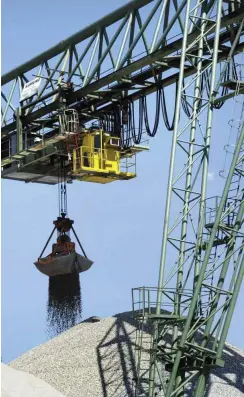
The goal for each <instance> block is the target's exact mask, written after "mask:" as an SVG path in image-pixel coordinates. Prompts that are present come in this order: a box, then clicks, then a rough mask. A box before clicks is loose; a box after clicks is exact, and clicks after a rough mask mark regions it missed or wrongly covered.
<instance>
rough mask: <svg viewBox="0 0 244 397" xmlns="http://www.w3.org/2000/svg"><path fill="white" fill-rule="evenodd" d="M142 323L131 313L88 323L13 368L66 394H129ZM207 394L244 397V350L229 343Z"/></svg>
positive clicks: (78, 396) (118, 396)
mask: <svg viewBox="0 0 244 397" xmlns="http://www.w3.org/2000/svg"><path fill="white" fill-rule="evenodd" d="M135 331H136V324H135V322H134V320H133V318H132V316H131V313H122V314H118V315H115V316H114V317H109V318H106V319H99V318H93V319H88V320H86V321H83V322H82V323H80V324H78V325H76V326H75V327H73V328H71V329H70V330H68V331H66V332H64V333H62V334H61V335H59V336H58V337H56V338H54V339H52V340H50V341H49V342H47V343H45V344H43V345H40V346H38V347H36V348H35V349H33V350H31V351H29V352H28V353H26V354H24V355H23V356H21V357H19V358H18V359H16V360H15V361H12V362H11V363H10V366H11V367H12V368H15V369H21V370H22V371H26V372H29V373H31V374H33V375H36V376H37V377H39V378H41V379H43V380H44V381H46V382H47V383H49V384H50V385H52V386H53V387H54V388H55V389H57V390H59V391H60V392H61V393H63V394H64V395H65V396H66V397H100V396H101V397H129V396H132V395H133V378H134V377H135V376H136V363H135V358H134V344H135V333H136V332H135ZM224 359H225V361H226V364H225V368H223V369H218V370H215V372H214V374H213V375H212V376H211V380H210V383H209V385H208V390H207V396H211V397H220V396H221V397H243V396H244V352H243V351H241V350H238V349H236V348H234V347H233V346H231V345H227V346H226V349H225V357H224Z"/></svg>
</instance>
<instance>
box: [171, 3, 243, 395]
mask: <svg viewBox="0 0 244 397" xmlns="http://www.w3.org/2000/svg"><path fill="white" fill-rule="evenodd" d="M220 2H221V1H220ZM220 11H221V7H220ZM216 37H217V36H216ZM243 140H244V128H243V129H242V132H241V135H240V138H239V141H238V143H237V146H236V149H235V153H234V156H233V160H232V163H231V167H230V170H229V174H228V177H227V179H226V183H225V187H224V191H223V195H222V197H221V201H220V204H219V207H218V211H217V214H216V219H215V222H214V225H213V228H212V232H211V235H210V239H209V243H208V246H207V249H206V253H205V257H204V260H203V263H202V266H201V270H200V272H199V276H198V281H197V284H196V287H195V291H194V295H193V297H192V301H191V305H190V309H189V313H188V316H187V319H186V323H185V326H184V329H183V332H182V337H181V340H180V344H179V350H178V352H177V354H176V357H175V361H174V366H173V370H172V374H171V377H170V381H169V384H168V388H167V392H166V395H165V397H170V396H171V393H172V391H173V387H174V380H175V376H176V374H177V371H178V368H179V364H180V360H181V357H182V355H183V349H184V346H185V342H186V340H187V334H188V332H189V329H190V326H191V322H192V318H193V316H194V312H195V307H196V304H197V300H198V296H199V294H200V291H201V288H202V283H203V280H204V275H205V271H206V268H207V265H208V261H209V257H210V254H211V250H212V247H213V243H214V240H215V236H216V232H217V230H218V227H219V223H220V219H221V216H222V213H223V209H224V205H225V202H226V198H227V196H228V191H229V188H230V184H231V180H232V178H233V174H234V171H235V167H236V163H237V160H238V156H239V153H240V150H241V146H242V144H243ZM203 378H204V379H203ZM205 381H206V377H205V374H201V376H200V377H199V383H200V385H201V387H200V386H199V391H198V394H197V395H196V396H197V397H202V396H203V393H204V387H205Z"/></svg>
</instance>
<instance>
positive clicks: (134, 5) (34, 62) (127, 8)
mask: <svg viewBox="0 0 244 397" xmlns="http://www.w3.org/2000/svg"><path fill="white" fill-rule="evenodd" d="M153 1H154V0H134V1H130V2H129V3H127V4H125V5H124V6H122V7H120V8H118V9H117V10H116V11H113V12H111V13H110V14H108V15H106V16H105V17H104V18H101V19H99V20H98V21H96V22H94V23H93V24H91V25H89V26H88V27H86V28H85V29H82V30H80V31H79V32H77V33H76V34H74V35H72V36H70V37H68V38H67V39H65V40H63V41H61V42H60V43H59V44H57V45H55V46H54V47H51V48H49V49H48V50H47V51H44V52H42V53H41V54H39V55H37V56H36V57H35V58H32V59H31V60H29V61H28V62H25V63H24V64H22V65H20V66H19V67H17V68H15V69H13V70H11V71H10V72H8V73H6V74H4V75H3V76H2V85H4V84H6V83H8V82H9V81H11V80H13V79H14V78H15V77H17V76H19V75H22V74H24V73H26V72H27V71H28V70H31V69H33V68H35V67H36V66H38V65H40V63H42V62H45V61H47V60H48V59H50V58H53V57H55V56H56V55H58V54H60V53H61V52H63V51H65V50H66V49H67V47H69V46H70V45H75V44H78V43H80V42H81V41H83V40H86V39H87V38H89V37H90V36H92V35H94V34H95V33H96V32H97V31H98V29H102V28H104V27H107V26H109V25H112V24H113V23H115V22H117V21H119V20H120V19H121V18H123V17H124V16H125V15H126V14H127V13H128V12H132V11H133V10H137V9H140V8H141V7H143V6H145V5H147V4H149V3H151V2H153Z"/></svg>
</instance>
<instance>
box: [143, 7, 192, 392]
mask: <svg viewBox="0 0 244 397" xmlns="http://www.w3.org/2000/svg"><path fill="white" fill-rule="evenodd" d="M190 5H191V0H187V2H186V13H185V28H184V34H183V42H182V53H181V62H180V73H179V81H178V92H177V99H176V112H175V128H174V132H173V138H172V147H171V161H170V168H169V179H168V188H167V199H166V208H165V216H164V232H163V241H162V248H161V260H160V268H159V279H158V291H157V303H156V314H160V311H161V302H162V286H163V280H164V268H165V261H166V247H167V239H168V229H169V215H170V208H171V196H172V187H173V177H174V165H175V154H176V144H177V136H178V126H179V120H180V108H181V94H182V93H181V89H182V85H183V77H184V67H185V57H186V47H187V37H188V24H189V15H190ZM157 339H158V323H155V324H154V335H153V349H154V353H153V355H152V360H151V362H150V371H149V397H153V395H154V386H155V370H156V345H157Z"/></svg>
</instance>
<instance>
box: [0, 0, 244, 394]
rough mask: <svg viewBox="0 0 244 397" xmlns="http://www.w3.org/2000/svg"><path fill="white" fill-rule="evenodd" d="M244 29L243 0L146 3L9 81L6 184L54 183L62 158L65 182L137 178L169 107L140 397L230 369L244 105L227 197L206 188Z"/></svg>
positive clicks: (139, 309)
mask: <svg viewBox="0 0 244 397" xmlns="http://www.w3.org/2000/svg"><path fill="white" fill-rule="evenodd" d="M243 33H244V5H243V2H242V1H241V0H223V1H222V0H182V1H181V2H179V1H178V0H137V1H132V2H130V3H128V4H126V5H124V6H123V7H121V8H120V9H118V10H117V11H115V12H113V13H111V14H109V15H107V16H106V17H104V18H103V19H101V20H99V21H97V22H96V23H94V24H92V25H90V26H89V27H87V28H85V29H83V30H81V31H80V32H78V33H77V34H75V35H73V36H71V37H69V38H68V39H67V40H64V41H62V42H60V43H59V44H58V45H57V46H55V47H52V48H51V49H49V50H47V51H46V52H44V53H42V54H40V55H38V56H36V57H35V58H33V59H32V60H30V61H29V62H26V63H25V64H23V65H21V66H20V67H18V68H16V69H14V70H12V71H10V72H9V73H7V74H5V75H4V76H2V90H3V91H2V98H3V101H5V103H6V104H5V107H4V108H3V109H2V177H3V178H6V179H16V180H21V181H25V182H35V183H48V184H56V183H58V182H59V174H58V172H59V171H58V170H59V167H60V163H61V160H62V167H63V168H62V169H63V173H64V175H65V180H66V181H72V180H80V181H90V182H96V183H107V182H112V181H116V180H128V179H131V178H133V177H135V176H136V171H135V164H136V161H135V159H136V155H137V153H138V152H142V151H144V150H147V149H148V146H147V138H148V136H150V137H153V136H154V135H155V134H156V132H157V129H158V125H159V116H160V113H161V109H162V115H163V119H164V123H165V127H166V128H167V129H168V130H171V131H172V145H171V158H170V166H169V177H168V187H167V190H166V191H167V199H166V206H165V217H164V232H163V239H162V251H161V260H160V270H159V280H158V286H157V287H155V288H147V287H141V288H135V289H134V290H133V308H134V313H135V317H136V318H137V319H138V334H137V336H138V338H137V342H136V349H137V353H138V354H137V378H136V379H135V380H134V381H135V396H138V397H139V396H150V397H152V396H165V397H173V396H178V397H179V396H184V395H185V394H186V393H188V395H189V390H190V391H191V395H192V396H195V397H201V396H204V392H205V389H206V383H207V382H208V377H209V373H210V371H211V369H212V368H216V367H221V366H224V362H223V359H222V353H223V349H224V344H225V341H226V336H227V332H228V329H229V325H230V322H231V317H232V314H233V311H234V307H235V304H236V300H237V297H238V293H239V290H240V287H241V283H242V280H243V273H244V258H243V244H244V239H243V238H244V234H243V210H244V200H243V160H244V157H243V153H244V152H243V150H244V144H243V139H244V127H243V126H244V124H243V122H244V120H243V114H244V107H243V105H241V108H240V117H239V118H240V120H239V122H238V126H237V127H236V134H235V135H236V140H235V145H234V146H235V147H234V151H233V153H231V160H230V164H229V170H228V173H227V175H226V176H225V178H226V182H225V186H224V190H223V194H222V196H221V197H208V195H207V194H208V190H207V188H208V183H207V181H208V167H209V158H211V155H212V151H211V148H212V146H211V137H212V132H213V131H212V130H213V117H214V114H215V113H217V112H218V109H220V108H221V107H222V106H223V105H224V106H225V102H227V101H230V100H232V101H233V100H234V101H235V100H236V98H237V97H238V98H239V97H240V96H241V94H243V93H244V83H243V79H242V76H241V66H240V62H239V61H238V59H239V57H240V56H241V55H239V54H241V53H242V52H243V48H244V42H243ZM170 85H174V86H175V92H176V94H175V101H174V103H173V104H171V107H173V105H174V112H173V118H172V121H170V120H169V116H168V111H167V98H166V95H165V88H166V87H168V86H170ZM152 93H155V99H156V102H155V104H156V105H155V122H154V126H153V128H150V122H149V113H148V107H147V97H148V95H150V94H152ZM216 133H218V134H219V135H220V139H221V134H220V131H216ZM216 160H217V159H216ZM176 209H177V211H178V215H177V216H176V215H175V212H176ZM167 273H168V274H167ZM148 326H149V328H150V330H151V331H150V332H149V336H148V332H146V330H147V329H148Z"/></svg>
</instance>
